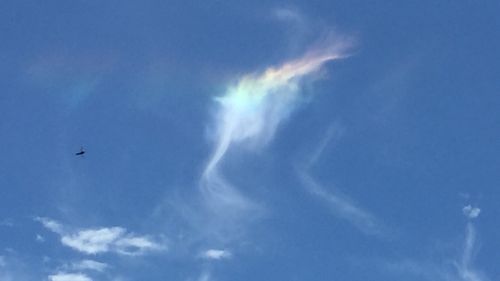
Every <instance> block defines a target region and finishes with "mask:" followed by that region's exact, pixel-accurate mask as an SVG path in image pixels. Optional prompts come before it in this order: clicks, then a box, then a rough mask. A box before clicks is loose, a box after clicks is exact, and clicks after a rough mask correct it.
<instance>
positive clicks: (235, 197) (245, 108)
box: [200, 11, 349, 215]
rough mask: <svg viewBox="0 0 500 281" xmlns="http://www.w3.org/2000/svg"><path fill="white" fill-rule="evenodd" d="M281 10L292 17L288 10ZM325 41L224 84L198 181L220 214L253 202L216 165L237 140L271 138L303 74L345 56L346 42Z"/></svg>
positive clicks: (250, 143) (256, 142)
mask: <svg viewBox="0 0 500 281" xmlns="http://www.w3.org/2000/svg"><path fill="white" fill-rule="evenodd" d="M281 13H282V14H283V13H288V15H286V16H288V17H289V16H292V14H290V12H285V11H282V12H281ZM283 16H284V15H283ZM327 41H328V42H323V43H324V44H322V45H316V46H315V47H314V48H311V49H310V50H309V51H308V52H307V53H306V54H305V55H304V56H302V57H300V58H298V59H295V60H291V61H287V62H285V63H284V64H282V65H281V66H279V67H269V68H267V69H266V70H265V71H263V72H259V73H250V74H247V75H244V76H242V77H239V79H237V80H236V81H235V83H233V84H232V85H229V86H228V88H227V91H226V93H225V94H224V95H223V96H221V97H218V98H217V99H216V101H217V102H218V104H217V109H216V114H215V117H214V120H215V123H214V124H213V125H212V126H211V129H212V130H211V134H212V136H213V138H214V142H215V144H214V149H213V154H212V156H211V158H210V159H209V161H208V163H207V165H206V167H205V169H204V172H203V175H202V178H201V185H200V186H201V190H202V192H203V195H204V197H205V199H206V200H205V201H206V202H207V204H208V205H209V207H210V208H211V209H212V210H214V211H216V212H217V213H218V214H221V215H228V214H229V215H234V214H237V213H238V211H242V210H254V209H256V207H257V204H255V203H254V202H251V200H248V199H247V198H246V197H245V196H243V195H242V194H241V193H240V192H239V190H238V189H237V188H235V187H234V186H233V185H231V184H230V183H229V182H228V181H227V180H226V179H225V178H224V177H223V175H222V174H221V173H220V171H219V164H220V162H221V161H222V160H223V159H224V158H225V156H226V153H227V152H228V151H229V150H230V149H231V148H235V147H236V148H237V147H238V146H239V145H245V146H247V147H249V148H260V147H262V146H264V145H266V144H267V143H268V142H269V141H271V140H272V139H273V138H274V135H275V133H276V130H277V128H278V127H279V125H280V124H281V123H283V122H284V121H285V120H286V119H287V118H288V117H289V116H290V114H291V112H292V111H293V110H294V109H295V107H296V106H297V104H299V101H300V98H299V96H300V92H301V91H300V90H301V86H302V84H303V82H304V81H305V79H306V78H307V77H311V75H312V74H314V73H315V72H317V71H318V70H319V69H320V68H321V67H322V66H323V65H324V64H325V63H326V62H328V61H332V60H336V59H340V58H342V57H344V56H345V55H344V51H345V49H346V48H347V47H348V45H349V44H348V43H347V42H345V41H342V40H336V41H335V40H327Z"/></svg>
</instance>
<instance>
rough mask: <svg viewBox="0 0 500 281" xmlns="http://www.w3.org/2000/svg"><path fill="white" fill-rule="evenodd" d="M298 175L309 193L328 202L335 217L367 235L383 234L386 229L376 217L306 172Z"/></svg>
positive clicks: (300, 172) (299, 172)
mask: <svg viewBox="0 0 500 281" xmlns="http://www.w3.org/2000/svg"><path fill="white" fill-rule="evenodd" d="M298 174H299V177H300V179H301V181H302V183H303V184H304V186H305V188H306V189H307V191H308V192H310V193H311V194H313V195H315V196H318V197H319V198H321V199H323V200H324V201H326V202H327V203H328V206H329V207H330V209H331V210H332V211H333V214H334V215H336V216H338V217H340V218H342V219H346V220H347V221H349V222H350V223H352V224H353V225H354V226H356V227H357V228H359V229H360V230H361V231H363V232H365V233H367V234H375V235H380V234H382V230H383V228H384V227H383V226H382V223H381V222H380V221H379V220H378V219H377V218H376V217H375V216H374V215H372V214H370V213H369V212H367V211H365V210H363V209H361V208H360V207H357V206H356V205H355V204H354V203H353V202H351V200H349V199H348V198H347V197H346V196H343V195H341V194H338V193H334V192H332V191H331V190H330V191H328V190H326V189H325V188H324V187H323V186H321V185H320V184H319V183H318V182H316V181H315V180H314V179H313V178H312V177H311V176H309V175H308V174H306V173H305V172H304V171H298Z"/></svg>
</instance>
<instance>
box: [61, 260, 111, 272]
mask: <svg viewBox="0 0 500 281" xmlns="http://www.w3.org/2000/svg"><path fill="white" fill-rule="evenodd" d="M108 267H109V266H108V264H106V263H102V262H98V261H94V260H81V261H79V262H74V263H72V264H71V266H70V268H71V269H73V270H93V271H98V272H103V271H105V270H106V269H107V268H108Z"/></svg>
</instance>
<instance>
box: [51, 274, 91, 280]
mask: <svg viewBox="0 0 500 281" xmlns="http://www.w3.org/2000/svg"><path fill="white" fill-rule="evenodd" d="M48 278H49V281H92V279H91V278H90V277H88V276H87V275H85V274H82V273H65V272H59V273H56V274H54V275H49V277H48Z"/></svg>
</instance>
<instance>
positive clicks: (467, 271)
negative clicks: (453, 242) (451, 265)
mask: <svg viewBox="0 0 500 281" xmlns="http://www.w3.org/2000/svg"><path fill="white" fill-rule="evenodd" d="M462 211H463V213H464V215H465V217H466V218H467V219H468V221H467V225H466V228H465V241H464V246H463V253H462V257H461V259H460V260H459V261H457V262H455V266H456V268H457V271H458V274H459V275H460V278H461V280H463V281H487V280H489V279H488V277H486V276H485V275H484V273H482V272H481V271H479V270H477V269H476V268H474V266H473V262H474V254H475V252H476V227H475V225H474V223H473V220H475V219H476V218H477V217H478V216H479V213H480V212H481V209H479V208H477V207H472V206H471V205H467V206H465V207H464V208H463V209H462Z"/></svg>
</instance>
